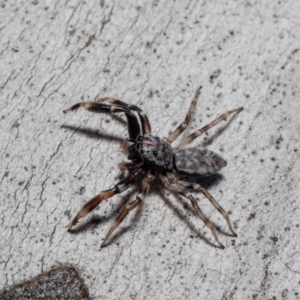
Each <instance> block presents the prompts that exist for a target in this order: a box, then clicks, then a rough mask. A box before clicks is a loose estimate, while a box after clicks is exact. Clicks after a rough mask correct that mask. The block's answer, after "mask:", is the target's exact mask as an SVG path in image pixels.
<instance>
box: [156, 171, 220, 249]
mask: <svg viewBox="0 0 300 300" xmlns="http://www.w3.org/2000/svg"><path fill="white" fill-rule="evenodd" d="M160 178H161V180H162V182H163V184H164V185H165V186H166V188H168V189H169V190H173V191H176V192H178V193H179V194H180V195H182V196H183V197H185V198H187V199H189V200H190V201H191V203H192V206H193V208H194V209H195V211H196V212H197V214H198V216H199V217H200V219H201V220H202V221H203V222H204V223H205V225H206V226H207V227H208V228H209V229H210V231H211V233H212V234H213V236H214V238H215V240H216V241H217V243H218V244H219V246H220V248H222V249H224V248H225V247H224V245H223V244H222V243H221V242H220V241H219V238H218V235H217V231H216V228H215V226H214V225H213V224H212V222H211V221H210V220H209V219H208V218H207V217H206V215H205V214H204V213H203V211H202V210H201V209H200V207H199V205H198V204H197V201H196V200H195V198H194V197H193V196H192V195H190V194H189V193H188V192H187V191H186V188H188V187H189V185H190V184H189V183H187V182H185V181H181V180H178V179H177V178H176V176H175V175H174V174H172V173H167V177H166V176H164V175H160Z"/></svg>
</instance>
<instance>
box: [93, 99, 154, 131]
mask: <svg viewBox="0 0 300 300" xmlns="http://www.w3.org/2000/svg"><path fill="white" fill-rule="evenodd" d="M105 101H107V102H109V103H112V104H117V105H119V106H123V107H126V108H128V109H131V110H134V111H136V112H137V113H138V115H139V117H140V121H141V125H142V131H143V134H144V133H151V125H150V122H149V119H148V117H147V115H146V114H145V113H144V112H143V111H142V110H141V109H140V108H139V107H138V106H136V105H133V104H127V103H126V102H123V101H121V100H118V99H114V98H110V97H105V98H100V99H98V100H96V101H95V102H105Z"/></svg>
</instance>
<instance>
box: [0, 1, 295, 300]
mask: <svg viewBox="0 0 300 300" xmlns="http://www.w3.org/2000/svg"><path fill="white" fill-rule="evenodd" d="M120 2H121V1H120ZM120 2H119V1H104V0H102V1H85V2H84V1H1V2H0V3H1V6H0V12H1V15H0V53H1V56H0V60H1V61H0V62H1V72H0V128H1V135H0V149H1V169H0V182H1V189H0V201H1V217H0V224H1V238H0V249H1V250H0V251H1V258H0V289H1V288H8V287H9V286H11V285H12V284H15V283H19V282H21V281H23V280H25V279H29V278H31V277H32V276H36V275H38V274H40V273H42V272H45V271H47V270H49V269H50V268H51V267H53V266H55V265H59V264H64V263H67V264H69V265H73V266H74V267H75V268H76V269H77V270H78V272H79V274H80V276H81V278H82V279H83V280H84V282H85V284H86V285H87V287H88V289H89V292H90V295H91V297H92V298H94V299H297V298H298V299H299V297H300V296H299V293H300V291H299V282H300V259H299V239H300V228H299V213H300V211H299V210H300V209H299V187H300V186H299V177H300V176H299V171H300V170H299V164H300V162H299V155H300V147H299V130H300V120H299V119H300V118H299V113H300V101H299V92H300V84H299V82H300V67H299V59H300V50H299V49H300V21H299V11H300V2H299V1H295V0H294V1H285V0H283V1H272V0H268V1H251V0H250V1H238V2H236V1H214V2H213V3H210V2H209V1H196V0H192V1H151V2H149V1H147V2H146V1H126V2H125V1H122V4H120ZM199 85H202V86H203V89H202V94H201V98H200V99H199V103H198V106H197V108H196V111H195V114H194V115H193V118H192V121H191V124H190V126H189V128H188V129H187V132H186V133H185V135H187V134H188V133H191V132H192V131H193V130H196V129H197V128H199V127H200V126H201V125H204V124H206V123H207V122H208V121H210V120H212V119H213V118H215V117H216V116H218V115H219V114H221V113H223V112H225V111H226V110H228V109H232V108H236V107H240V106H244V108H245V109H244V111H243V112H242V113H240V114H239V115H238V116H237V117H236V118H235V119H234V120H233V121H232V122H230V123H229V125H228V126H226V123H224V122H223V123H222V124H221V125H219V126H218V127H217V128H215V129H213V130H211V131H210V135H209V136H208V138H207V140H206V141H205V140H204V139H203V138H199V139H197V140H195V141H194V142H193V144H192V145H194V146H195V145H201V144H202V145H203V143H204V144H205V145H206V146H207V147H208V148H209V149H210V150H213V151H216V152H218V153H220V154H221V155H222V156H223V157H224V158H225V159H226V160H227V162H228V165H227V167H226V168H224V169H223V170H222V172H221V175H222V178H220V180H215V181H214V182H213V183H212V184H211V185H210V188H209V191H210V192H211V193H212V195H214V197H215V198H216V199H217V200H218V201H219V203H220V204H221V205H222V206H223V207H224V208H225V209H226V210H227V211H229V212H230V218H231V220H232V221H233V224H234V228H235V230H236V231H237V233H238V237H237V238H232V237H231V236H229V235H228V233H229V231H228V229H227V227H226V222H225V221H224V219H223V218H222V216H220V214H219V213H218V211H216V209H214V208H213V207H212V205H211V204H210V203H209V201H208V200H206V199H205V198H204V197H203V196H202V195H197V196H196V198H197V201H198V203H199V205H200V206H201V208H202V209H203V210H204V212H205V213H206V214H207V215H208V216H209V217H210V219H211V220H212V221H213V222H214V224H215V225H216V226H218V227H219V230H218V233H219V238H220V240H221V242H222V243H224V244H225V246H226V249H225V250H224V251H222V250H220V249H218V248H216V247H214V246H213V245H215V244H216V243H215V241H214V239H213V237H212V235H211V232H210V230H209V229H208V228H207V227H206V226H205V225H204V224H203V222H202V221H201V220H200V219H199V218H198V217H197V215H196V214H195V213H194V212H193V210H192V209H191V207H190V204H189V203H188V202H187V201H186V200H180V199H179V197H175V195H173V194H170V193H168V192H167V193H166V192H161V189H162V186H161V185H160V184H159V183H156V184H154V186H153V188H152V190H151V193H150V194H149V195H148V197H147V199H146V200H145V201H144V203H143V205H142V207H141V209H140V210H138V211H135V212H132V213H131V214H130V216H128V218H127V219H126V220H125V221H124V223H123V224H122V226H121V227H120V228H119V229H118V230H117V231H116V232H115V233H114V235H113V236H112V238H111V240H110V243H109V244H108V246H107V247H105V248H103V249H101V250H100V249H99V247H100V244H101V241H102V239H103V238H104V236H105V234H106V232H107V231H108V229H109V227H110V226H111V224H112V222H113V220H114V218H115V217H116V216H117V214H118V212H119V211H120V209H121V208H122V206H123V205H124V203H125V202H126V200H127V199H128V198H129V197H131V198H132V197H134V193H133V192H129V193H127V194H126V193H125V194H123V195H122V196H118V197H115V198H113V199H111V200H109V201H106V202H104V203H102V204H101V206H100V207H99V209H98V210H96V211H95V212H94V213H93V214H92V215H91V216H89V217H87V218H86V219H85V220H83V221H87V220H90V219H91V217H92V216H94V218H96V221H95V222H92V224H89V225H91V226H89V227H88V226H87V227H88V228H85V229H84V230H82V231H80V232H79V233H77V234H70V233H67V231H66V226H67V225H68V223H69V222H70V219H71V218H72V217H73V216H74V215H75V213H76V212H77V211H78V210H79V209H80V208H81V206H82V205H83V204H84V203H86V202H87V201H88V200H90V199H91V198H92V197H93V196H94V195H96V194H97V193H99V192H100V191H101V190H103V189H107V188H109V187H112V186H113V184H114V183H115V182H116V181H117V180H119V175H120V170H119V169H118V164H119V163H120V162H121V161H122V160H123V159H125V156H124V155H123V153H122V149H121V142H122V138H124V137H126V134H127V133H126V127H125V126H123V124H122V123H120V122H117V120H114V119H112V118H111V117H110V116H106V115H97V114H91V113H89V112H86V111H85V110H83V109H82V110H79V111H78V112H77V113H74V114H73V113H70V114H68V115H63V113H62V110H63V109H65V108H67V107H69V106H70V105H72V104H74V103H76V102H78V101H81V100H84V101H93V100H95V99H96V98H97V97H99V96H112V97H117V98H120V99H122V100H124V101H127V102H129V103H133V104H137V105H139V106H141V107H142V108H143V109H144V111H145V112H146V113H147V114H148V116H149V118H150V121H151V124H152V127H153V133H154V134H158V135H160V136H161V137H166V136H167V135H168V133H169V132H170V130H171V129H173V128H175V126H177V125H178V124H179V123H180V122H181V121H182V120H183V119H184V117H185V114H186V112H187V109H188V106H189V104H190V101H191V99H192V97H193V95H194V92H195V90H196V88H197V87H198V86H199ZM222 129H224V130H222ZM220 130H221V132H220Z"/></svg>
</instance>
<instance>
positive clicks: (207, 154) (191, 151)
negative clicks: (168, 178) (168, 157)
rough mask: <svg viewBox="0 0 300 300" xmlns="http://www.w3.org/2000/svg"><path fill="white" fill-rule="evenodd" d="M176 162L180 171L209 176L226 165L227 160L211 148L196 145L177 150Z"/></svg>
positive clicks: (176, 166)
mask: <svg viewBox="0 0 300 300" xmlns="http://www.w3.org/2000/svg"><path fill="white" fill-rule="evenodd" d="M174 164H175V168H176V170H177V171H179V172H184V173H187V174H194V175H201V176H209V175H212V174H214V173H216V172H218V171H219V170H220V169H222V168H223V167H225V166H226V165H227V162H226V161H225V160H224V159H223V158H222V157H221V156H220V155H218V154H216V153H214V152H212V151H210V150H207V149H201V148H196V147H194V148H188V149H182V150H179V151H178V152H176V153H175V154H174Z"/></svg>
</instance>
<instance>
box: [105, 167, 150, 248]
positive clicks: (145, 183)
mask: <svg viewBox="0 0 300 300" xmlns="http://www.w3.org/2000/svg"><path fill="white" fill-rule="evenodd" d="M154 177H155V176H154V175H152V174H151V173H150V172H148V173H147V174H146V176H145V178H144V179H143V181H142V187H141V189H140V191H139V193H138V194H137V196H136V199H135V200H134V201H133V202H131V203H129V204H127V205H126V206H125V207H124V209H123V211H122V212H121V214H120V215H119V216H118V218H117V219H116V221H115V222H114V224H113V226H112V227H111V228H110V229H109V231H108V233H107V234H106V236H105V238H104V240H103V242H102V244H101V247H103V246H104V244H105V243H106V242H107V240H108V239H109V237H110V236H111V234H112V233H113V232H114V230H115V229H116V228H117V227H118V226H119V225H120V224H121V222H122V221H123V220H124V219H125V217H126V216H127V215H128V213H129V212H130V211H131V210H133V209H134V208H136V207H137V206H138V205H139V204H140V203H141V202H142V200H143V199H144V198H145V196H146V195H147V193H148V191H149V186H150V182H151V181H152V180H153V179H154Z"/></svg>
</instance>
